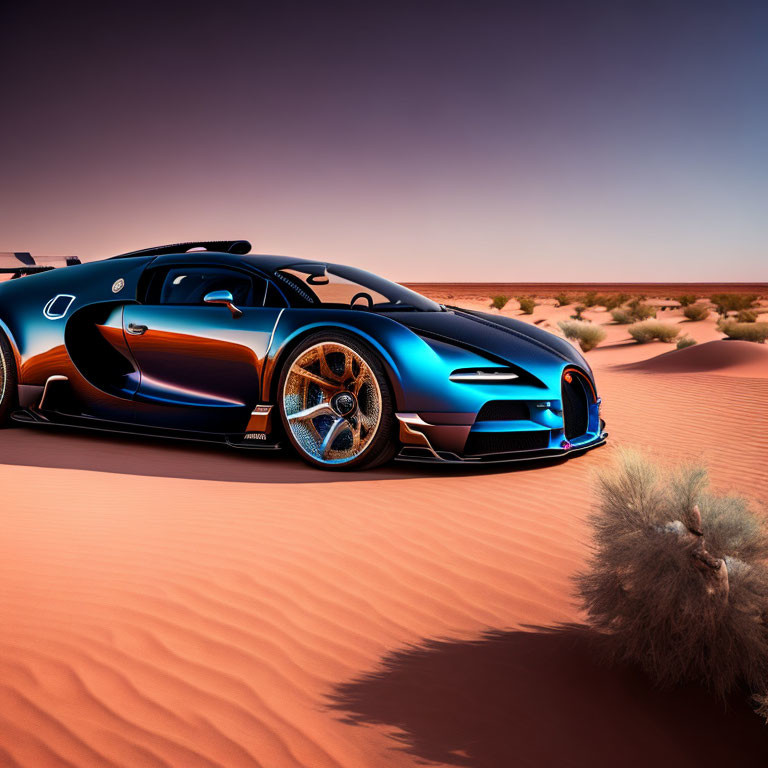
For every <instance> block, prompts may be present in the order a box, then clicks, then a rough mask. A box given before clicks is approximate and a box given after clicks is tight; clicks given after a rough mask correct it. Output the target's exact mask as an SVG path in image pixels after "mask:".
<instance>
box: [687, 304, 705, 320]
mask: <svg viewBox="0 0 768 768" xmlns="http://www.w3.org/2000/svg"><path fill="white" fill-rule="evenodd" d="M683 314H684V315H685V316H686V317H687V318H688V319H689V320H704V319H705V318H706V317H709V310H708V309H707V306H706V304H687V305H686V306H685V308H684V309H683Z"/></svg>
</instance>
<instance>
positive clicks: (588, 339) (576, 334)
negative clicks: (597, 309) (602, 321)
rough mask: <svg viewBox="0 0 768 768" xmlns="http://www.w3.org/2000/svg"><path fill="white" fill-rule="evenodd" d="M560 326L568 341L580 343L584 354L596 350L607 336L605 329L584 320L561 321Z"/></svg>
mask: <svg viewBox="0 0 768 768" xmlns="http://www.w3.org/2000/svg"><path fill="white" fill-rule="evenodd" d="M558 325H559V326H560V330H562V332H563V333H564V334H565V337H566V338H567V339H574V340H576V341H578V342H579V346H580V347H581V350H582V352H589V350H590V349H594V348H595V347H596V346H597V345H598V344H599V343H600V342H601V341H602V340H603V339H604V338H605V336H606V333H605V329H604V328H601V327H600V326H599V325H594V324H593V323H588V322H585V321H583V320H561V321H560V322H559V323H558Z"/></svg>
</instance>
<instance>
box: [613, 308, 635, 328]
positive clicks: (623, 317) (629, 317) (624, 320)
mask: <svg viewBox="0 0 768 768" xmlns="http://www.w3.org/2000/svg"><path fill="white" fill-rule="evenodd" d="M611 317H612V318H613V322H614V323H618V324H619V325H629V324H630V323H634V322H635V321H636V320H637V318H636V317H635V316H634V315H633V314H632V312H630V311H629V310H628V309H614V310H611Z"/></svg>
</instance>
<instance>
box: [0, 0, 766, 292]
mask: <svg viewBox="0 0 768 768" xmlns="http://www.w3.org/2000/svg"><path fill="white" fill-rule="evenodd" d="M119 5H121V4H118V3H101V4H100V5H94V6H93V7H92V8H87V6H85V5H80V4H74V5H73V4H67V3H59V4H58V5H56V6H51V7H46V6H45V5H42V4H36V3H34V2H25V3H16V4H15V7H9V4H7V3H6V4H3V5H2V10H0V30H1V31H2V46H1V47H0V72H2V73H3V74H2V77H0V106H1V107H2V115H3V119H2V121H1V122H0V180H2V197H1V198H0V251H3V250H29V251H32V252H33V253H35V252H37V253H72V254H78V255H80V256H82V257H85V258H99V257H102V256H108V255H111V254H114V253H119V252H121V251H126V250H133V249H136V248H142V247H147V246H150V245H156V244H161V243H165V242H177V241H180V240H187V239H189V240H192V239H200V238H203V239H204V238H210V239H218V238H228V237H235V238H237V237H246V238H249V239H250V240H251V241H252V242H253V244H254V250H255V251H257V252H263V253H290V254H295V255H299V256H304V257H308V258H325V259H329V260H337V261H343V262H348V263H354V264H356V265H358V266H361V267H364V268H368V269H372V270H375V271H377V272H380V273H381V274H384V275H386V276H387V277H391V278H394V279H398V280H425V281H439V280H499V281H507V280H509V281H512V280H532V281H537V280H541V281H555V280H563V281H573V280H585V281H595V280H599V281H611V280H617V281H621V280H680V281H686V280H728V281H739V280H744V281H748V280H765V279H768V267H767V266H766V263H768V262H766V255H768V253H767V251H768V248H767V246H768V215H766V211H768V97H766V94H768V44H766V40H767V39H768V3H765V2H738V1H737V2H726V0H722V2H716V3H715V2H708V0H700V1H698V2H654V1H653V0H645V1H644V2H636V3H630V2H622V1H621V0H612V1H611V2H605V3H592V2H586V1H585V2H560V3H554V2H526V3H513V2H483V1H482V0H463V1H462V2H452V1H451V0H441V1H440V2H431V1H429V0H412V2H408V3H396V2H391V3H365V2H354V3H353V2H350V3H346V4H342V3H331V2H328V3H320V2H317V3H313V4H307V3H290V2H287V3H285V2H283V3H269V4H267V3H258V2H242V3H227V2H219V3H211V4H210V6H211V7H210V8H209V9H208V10H207V11H205V12H200V11H199V10H197V8H196V5H194V4H192V3H178V4H167V3H144V2H140V1H137V2H132V3H130V4H127V3H126V4H122V5H123V10H122V11H121V10H119V9H118V8H117V7H118V6H119ZM278 5H279V10H276V9H275V6H278ZM78 9H79V10H78Z"/></svg>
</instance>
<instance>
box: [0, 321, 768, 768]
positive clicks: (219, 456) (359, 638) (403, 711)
mask: <svg viewBox="0 0 768 768" xmlns="http://www.w3.org/2000/svg"><path fill="white" fill-rule="evenodd" d="M554 309H555V308H552V310H554ZM534 319H538V316H534ZM702 327H704V326H702ZM624 332H625V331H624V330H623V329H621V328H616V330H615V333H616V334H617V336H618V334H621V333H624ZM615 343H616V344H617V346H615V347H612V348H608V349H606V350H605V351H604V352H602V353H600V354H593V353H590V360H591V361H593V362H594V365H595V369H596V371H597V376H598V384H599V386H600V390H601V394H602V396H603V400H604V413H605V417H606V419H607V421H608V429H609V431H610V433H611V445H622V444H634V445H639V446H641V447H644V448H646V449H648V450H650V451H652V452H653V454H654V455H655V456H657V457H659V458H660V459H662V460H669V461H674V460H681V459H691V458H693V459H701V460H702V461H704V462H706V463H708V464H709V466H710V469H711V477H712V482H713V484H714V485H715V486H716V487H717V488H719V489H723V490H725V489H734V490H744V491H747V492H749V493H751V494H752V495H754V496H755V497H757V498H760V499H763V500H766V499H768V462H767V461H766V457H768V415H767V414H768V381H766V379H765V376H764V374H763V375H762V378H761V377H760V376H759V375H757V374H755V370H756V369H757V368H760V366H761V365H762V363H761V361H762V360H764V359H765V355H764V352H765V350H763V349H762V348H757V347H756V346H755V347H752V346H748V347H744V345H743V344H742V343H738V342H720V341H717V342H713V343H711V344H707V343H702V344H700V345H699V346H698V347H693V348H691V349H689V350H683V351H682V352H675V353H672V354H671V355H669V356H667V355H663V356H662V357H661V358H656V359H654V360H652V361H646V362H643V363H640V361H641V360H642V359H643V357H648V356H652V355H654V354H656V355H657V354H659V353H660V352H664V351H667V350H668V349H669V348H668V347H667V346H666V345H660V344H648V345H642V346H641V345H633V347H632V348H631V351H632V355H641V357H637V356H635V357H631V356H630V357H629V359H627V357H626V356H628V353H626V352H625V351H624V350H625V345H624V343H623V342H622V341H621V340H620V338H617V340H616V341H615ZM649 348H650V349H649ZM638 350H639V351H638ZM684 353H685V354H684ZM693 353H695V355H694V354H693ZM623 355H625V357H623ZM669 360H674V361H679V360H682V361H683V363H678V362H675V363H674V364H670V363H669V362H668V361H669ZM625 362H634V363H637V364H638V367H624V368H621V369H617V368H616V366H617V365H618V364H620V363H625ZM705 363H706V364H707V365H709V366H710V368H713V367H715V366H717V367H716V368H715V372H702V369H701V368H698V367H696V366H700V365H704V364H705ZM643 366H645V367H643ZM642 370H653V371H654V375H653V376H651V375H639V372H640V371H642ZM745 372H747V373H746V374H745ZM610 451H611V448H610V447H607V448H605V449H600V450H597V451H593V452H591V453H588V454H586V455H584V456H582V457H578V458H575V459H572V460H569V461H564V462H560V463H555V464H547V465H542V466H537V467H531V466H523V467H521V468H510V467H503V468H496V469H488V470H482V469H474V470H471V469H465V470H456V469H450V470H445V469H441V468H434V467H421V466H408V465H395V466H393V467H388V468H384V469H383V470H380V471H376V472H370V473H363V474H360V475H349V476H344V477H337V476H334V475H329V474H324V473H319V472H317V471H315V470H312V469H309V468H306V467H304V466H303V465H301V464H299V463H298V462H296V461H294V460H291V459H288V458H285V457H279V456H265V457H260V456H258V455H251V454H247V455H244V454H231V453H228V452H225V451H220V450H217V449H214V448H208V447H202V448H201V447H186V446H178V445H175V444H174V445H166V444H164V443H160V442H157V441H149V440H138V439H135V440H129V441H121V440H117V439H114V438H111V437H95V438H92V437H89V436H84V435H80V434H69V433H66V432H48V431H31V430H22V429H9V430H6V431H3V432H2V433H0V487H2V489H3V496H2V521H3V531H2V537H0V621H2V626H3V630H2V634H1V635H0V765H2V766H25V767H26V766H29V767H30V768H48V767H49V766H51V767H57V766H68V767H70V768H71V766H76V767H77V768H91V767H93V768H102V767H103V766H128V767H130V768H133V766H165V767H167V766H171V767H172V768H197V767H198V766H205V768H210V767H211V766H223V767H225V768H239V767H240V766H249V767H250V766H264V767H265V768H299V767H305V768H394V767H397V768H415V766H421V765H433V766H434V765H437V766H464V767H465V768H466V767H467V766H468V767H469V768H497V767H498V768H506V767H507V766H537V767H538V766H543V765H558V766H559V765H570V766H597V767H598V768H599V767H600V766H611V767H613V766H615V765H616V764H618V763H619V762H620V763H622V764H624V765H628V766H643V768H646V767H647V766H648V765H650V764H655V765H662V764H670V762H674V764H675V765H676V766H680V767H682V766H697V767H698V766H701V765H707V764H726V763H729V762H733V760H737V762H738V764H739V766H740V767H748V766H758V765H759V766H764V765H766V763H767V762H768V738H766V730H765V726H764V725H763V723H762V722H761V720H760V719H759V718H758V717H757V716H755V715H754V714H753V713H752V712H751V710H750V709H749V706H748V704H747V702H746V701H745V700H744V699H743V698H740V697H736V698H735V699H734V700H733V701H731V702H730V703H729V706H728V708H727V709H726V708H723V707H722V706H721V704H720V703H719V702H717V701H713V700H712V699H710V698H709V697H708V696H707V695H706V694H704V693H703V692H702V691H700V690H698V689H695V688H690V689H684V690H679V691H675V692H666V693H665V692H659V691H655V690H653V689H652V688H651V687H650V686H649V685H648V684H647V683H646V681H645V680H644V679H643V678H642V677H641V676H639V675H638V673H637V672H636V671H634V670H632V669H629V668H623V667H622V668H618V669H609V668H607V667H606V666H605V665H604V663H603V662H602V657H601V653H600V647H599V643H596V642H595V639H594V638H593V637H591V636H590V634H589V633H588V632H585V631H584V630H583V629H580V628H579V627H578V624H579V622H580V621H581V620H582V619H583V617H582V616H581V615H580V613H579V610H578V608H577V607H576V606H575V604H574V600H573V596H572V589H571V577H572V576H573V574H574V573H576V572H577V571H578V570H579V569H580V568H581V567H582V566H583V565H584V562H585V558H586V555H587V550H586V542H587V536H588V531H587V528H586V526H585V518H586V515H587V513H588V511H589V506H590V499H591V488H592V472H593V471H594V470H595V469H597V468H598V467H600V466H602V465H603V464H604V463H605V462H606V461H607V459H608V457H609V455H610ZM574 625H575V626H574Z"/></svg>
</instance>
